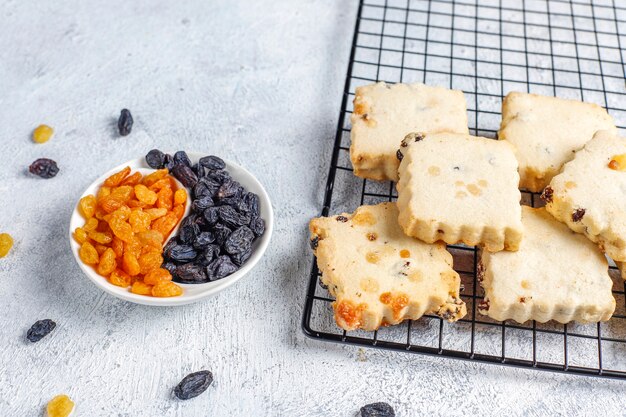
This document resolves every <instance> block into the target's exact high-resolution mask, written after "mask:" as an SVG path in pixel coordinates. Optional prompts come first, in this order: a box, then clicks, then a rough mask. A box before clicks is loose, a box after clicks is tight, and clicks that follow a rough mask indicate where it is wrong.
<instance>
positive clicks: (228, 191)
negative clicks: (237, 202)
mask: <svg viewBox="0 0 626 417" xmlns="http://www.w3.org/2000/svg"><path fill="white" fill-rule="evenodd" d="M242 190H243V189H242V187H241V185H239V183H238V182H237V181H230V180H228V181H225V182H224V183H223V184H222V185H221V186H220V188H219V190H217V194H216V195H215V197H216V198H217V199H218V200H222V199H224V198H228V197H233V196H236V195H237V194H241V191H242Z"/></svg>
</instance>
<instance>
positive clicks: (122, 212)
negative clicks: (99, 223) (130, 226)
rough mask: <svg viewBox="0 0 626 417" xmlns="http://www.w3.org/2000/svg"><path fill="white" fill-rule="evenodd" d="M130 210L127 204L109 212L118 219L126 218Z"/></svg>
mask: <svg viewBox="0 0 626 417" xmlns="http://www.w3.org/2000/svg"><path fill="white" fill-rule="evenodd" d="M131 211H132V210H131V209H130V208H128V207H127V206H122V207H120V208H118V209H117V210H115V211H114V212H113V213H111V214H112V215H113V216H117V217H119V218H120V219H123V220H128V218H129V217H130V213H131Z"/></svg>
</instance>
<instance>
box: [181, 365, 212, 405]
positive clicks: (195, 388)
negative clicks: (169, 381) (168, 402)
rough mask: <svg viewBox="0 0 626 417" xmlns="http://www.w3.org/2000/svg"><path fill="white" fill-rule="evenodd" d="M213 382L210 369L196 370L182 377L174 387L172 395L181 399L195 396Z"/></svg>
mask: <svg viewBox="0 0 626 417" xmlns="http://www.w3.org/2000/svg"><path fill="white" fill-rule="evenodd" d="M212 383H213V374H212V373H211V372H210V371H198V372H194V373H191V374H189V375H187V376H186V377H184V378H183V380H182V381H180V383H179V384H178V385H176V388H174V395H176V397H178V398H179V399H181V400H188V399H190V398H194V397H197V396H198V395H200V394H202V393H203V392H204V391H206V390H207V388H209V386H210V385H211V384H212Z"/></svg>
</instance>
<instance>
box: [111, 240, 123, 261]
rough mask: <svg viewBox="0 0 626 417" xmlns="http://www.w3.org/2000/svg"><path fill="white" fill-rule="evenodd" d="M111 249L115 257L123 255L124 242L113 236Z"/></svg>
mask: <svg viewBox="0 0 626 417" xmlns="http://www.w3.org/2000/svg"><path fill="white" fill-rule="evenodd" d="M111 249H113V252H115V257H117V258H121V257H122V256H123V255H124V242H123V241H122V240H121V239H120V238H119V237H117V236H113V240H112V241H111Z"/></svg>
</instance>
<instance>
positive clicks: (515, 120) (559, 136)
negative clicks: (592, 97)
mask: <svg viewBox="0 0 626 417" xmlns="http://www.w3.org/2000/svg"><path fill="white" fill-rule="evenodd" d="M598 130H611V131H614V132H616V131H617V130H616V127H615V123H614V122H613V119H612V118H611V116H609V114H608V113H607V112H606V110H604V109H603V108H602V107H600V106H598V105H597V104H593V103H584V102H582V101H577V100H567V99H562V98H557V97H548V96H540V95H537V94H527V93H518V92H512V93H509V94H507V96H506V97H505V99H504V101H503V102H502V123H501V125H500V131H499V132H498V138H499V139H500V140H506V141H508V142H510V143H511V144H512V145H513V146H514V147H515V148H516V151H515V156H516V157H517V160H518V161H519V171H520V187H521V188H524V189H526V190H529V191H533V192H540V191H542V190H543V189H544V188H545V186H546V185H548V184H549V183H550V180H551V179H552V177H554V176H555V175H556V174H558V172H559V170H560V169H561V167H562V166H563V164H564V163H566V162H568V161H570V160H571V159H572V158H573V157H574V151H576V150H578V149H580V148H582V147H583V145H584V144H585V143H587V142H588V141H589V140H591V138H592V137H593V134H594V133H596V131H598Z"/></svg>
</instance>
